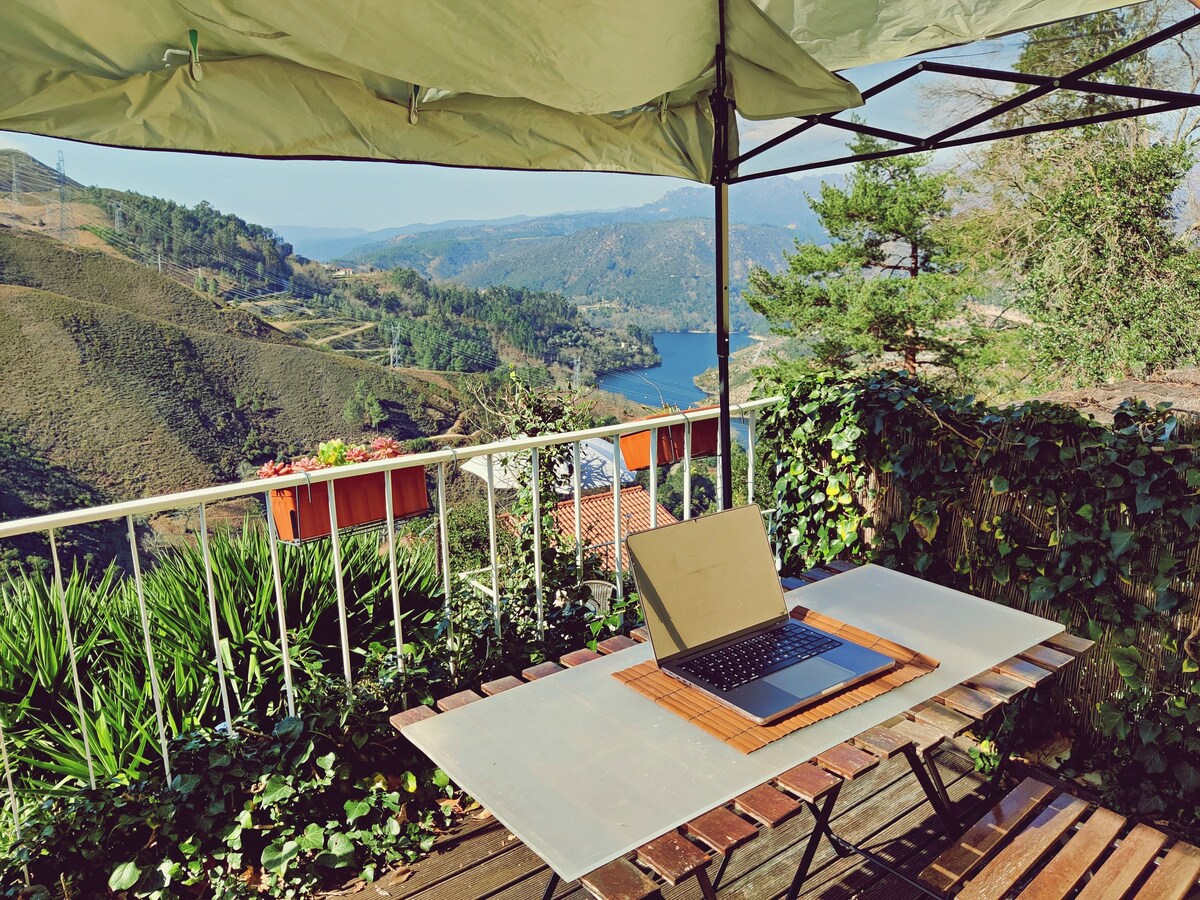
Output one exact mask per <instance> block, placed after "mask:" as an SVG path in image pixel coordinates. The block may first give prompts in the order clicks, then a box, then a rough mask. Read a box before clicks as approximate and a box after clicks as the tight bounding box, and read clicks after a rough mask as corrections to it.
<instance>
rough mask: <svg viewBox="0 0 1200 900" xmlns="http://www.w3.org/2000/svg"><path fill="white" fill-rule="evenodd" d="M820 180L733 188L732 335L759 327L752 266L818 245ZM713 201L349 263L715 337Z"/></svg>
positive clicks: (682, 194) (408, 248) (446, 237)
mask: <svg viewBox="0 0 1200 900" xmlns="http://www.w3.org/2000/svg"><path fill="white" fill-rule="evenodd" d="M820 183H821V182H820V180H819V179H815V178H809V179H804V180H796V179H790V178H778V179H774V180H772V181H770V182H767V181H761V182H759V181H756V182H750V183H748V184H745V185H737V186H735V187H734V188H733V189H732V190H731V191H730V218H731V221H732V223H733V227H732V229H731V235H730V249H731V255H732V260H731V270H730V275H731V287H732V289H733V291H734V294H735V301H734V303H733V307H732V308H733V320H734V326H735V327H742V328H744V327H749V326H752V325H755V324H758V323H759V320H758V319H757V318H756V317H755V316H754V314H753V313H752V312H751V311H750V309H749V307H747V306H746V305H745V303H744V302H742V301H741V299H740V297H739V296H737V295H739V294H740V291H741V289H742V288H743V287H744V286H745V282H746V278H747V276H748V275H749V271H750V268H751V266H752V265H763V266H766V267H768V268H770V269H776V268H777V267H778V266H779V265H780V264H781V263H782V255H783V251H785V250H789V249H791V248H792V246H793V241H794V240H796V239H799V240H803V241H823V240H825V235H824V233H823V232H822V230H821V228H820V224H819V222H818V221H817V218H816V215H815V214H814V213H813V211H812V210H811V208H810V207H809V205H808V198H807V196H806V195H807V194H815V193H816V191H817V190H818V189H819V186H820ZM712 204H713V196H712V190H711V189H710V188H704V187H687V188H680V189H678V190H674V191H671V192H669V193H668V194H666V195H665V196H664V197H663V198H662V199H661V200H658V201H655V202H653V203H648V204H645V205H643V206H639V207H636V208H631V209H621V210H609V211H601V212H581V213H563V214H559V215H554V216H540V217H538V218H532V219H527V220H525V221H522V222H517V223H512V224H504V223H497V222H489V223H485V224H482V225H473V226H464V227H448V228H444V229H441V230H439V231H437V232H419V233H410V234H402V235H396V236H394V237H392V238H390V239H388V240H385V241H382V242H379V243H376V244H371V245H367V246H364V247H362V248H361V249H359V250H358V251H357V252H355V253H353V254H351V255H349V256H348V257H347V258H346V261H347V262H349V263H351V264H353V265H359V266H376V267H380V268H395V267H406V268H411V269H415V270H417V271H418V272H421V273H422V274H424V275H426V276H427V277H430V278H434V279H438V280H453V281H458V282H460V283H462V284H465V285H468V286H472V287H482V286H486V285H491V284H508V285H513V286H517V287H528V288H535V289H538V290H548V291H562V292H563V293H565V294H567V295H568V296H572V297H575V298H576V299H577V300H578V301H579V302H580V305H581V307H583V308H585V309H586V310H587V311H588V313H589V317H590V318H591V320H592V321H593V322H595V323H597V324H612V323H615V322H623V321H629V320H631V319H635V320H637V321H638V322H639V323H641V324H646V325H650V326H653V327H662V328H666V327H670V328H676V329H679V328H684V329H687V328H711V327H713V324H714V314H713V299H712V298H713V294H714V285H713V276H712V265H713V263H712V260H713V247H714V240H713V232H712Z"/></svg>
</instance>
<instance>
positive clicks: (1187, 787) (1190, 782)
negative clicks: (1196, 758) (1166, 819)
mask: <svg viewBox="0 0 1200 900" xmlns="http://www.w3.org/2000/svg"><path fill="white" fill-rule="evenodd" d="M1171 772H1172V773H1173V774H1174V775H1175V780H1176V781H1178V782H1179V786H1180V787H1182V788H1183V791H1184V793H1185V794H1191V793H1193V792H1195V790H1196V789H1197V788H1200V772H1197V771H1196V767H1195V766H1193V765H1191V764H1190V763H1186V762H1177V763H1175V765H1174V766H1173V767H1172V768H1171Z"/></svg>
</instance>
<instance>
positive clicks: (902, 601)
mask: <svg viewBox="0 0 1200 900" xmlns="http://www.w3.org/2000/svg"><path fill="white" fill-rule="evenodd" d="M787 599H788V605H789V607H791V606H794V605H796V604H802V605H804V606H807V607H808V608H810V609H813V610H815V611H817V612H822V613H825V614H826V615H829V616H832V617H834V618H837V619H840V620H842V621H844V622H847V623H849V624H852V625H855V626H858V627H859V628H863V629H865V630H867V631H870V632H873V633H875V634H877V635H879V636H881V637H884V638H888V639H890V640H893V641H896V642H897V643H900V644H903V645H904V646H906V647H910V648H912V649H913V650H917V651H920V652H923V653H927V654H929V655H931V656H933V657H935V658H937V659H938V660H939V661H940V662H941V665H940V666H939V667H938V669H937V670H935V671H934V672H931V673H930V674H928V675H924V676H922V677H920V678H917V679H916V680H914V681H911V682H909V683H908V684H905V685H902V686H901V687H898V688H895V689H893V690H891V691H888V692H887V693H886V694H883V695H882V696H880V697H877V698H875V699H874V700H871V701H868V702H867V703H863V704H861V705H860V706H857V707H854V708H853V709H850V710H847V711H846V712H843V713H839V714H838V715H836V716H832V717H830V718H828V719H824V720H822V721H820V722H816V723H814V724H812V725H808V726H806V727H804V728H802V729H800V730H799V731H796V732H794V733H792V734H790V735H788V736H787V737H785V738H781V739H780V740H778V741H775V742H774V743H772V744H769V745H767V746H766V747H763V748H762V749H761V750H756V751H754V752H753V753H750V754H743V753H740V752H738V751H737V750H734V749H733V748H732V747H729V746H727V745H726V744H724V743H722V742H721V741H719V740H717V739H716V738H714V737H711V736H710V735H708V734H706V733H705V732H704V731H702V730H701V729H699V728H697V727H696V726H695V725H690V724H688V723H687V722H686V721H684V720H683V719H681V718H679V717H678V716H676V715H675V714H674V713H671V712H669V711H667V710H665V709H663V708H661V707H659V706H657V705H656V704H655V703H653V702H652V701H651V700H648V699H646V698H645V697H643V696H641V695H640V694H638V693H637V692H636V691H634V690H633V689H632V688H630V687H628V686H627V685H624V684H622V683H621V682H619V681H617V679H615V678H613V677H612V673H613V672H616V671H619V670H621V669H625V668H628V667H629V666H632V665H634V664H636V663H638V662H641V661H642V660H645V659H649V658H650V657H651V650H650V646H649V644H642V645H639V646H637V647H631V648H629V649H626V650H622V651H620V652H618V653H614V654H611V655H609V656H606V657H603V658H602V659H598V660H593V661H592V662H589V663H585V664H584V665H582V666H578V667H576V668H573V669H568V670H566V671H563V672H559V673H556V674H555V675H554V676H553V677H550V678H543V679H540V680H538V681H534V682H531V683H529V684H524V685H522V686H521V687H519V688H515V689H513V690H510V691H505V692H503V693H501V694H497V695H496V696H494V697H489V698H487V699H486V700H484V701H482V702H478V703H472V704H469V705H467V706H463V707H460V708H459V709H455V710H452V711H451V712H448V713H443V714H442V715H439V716H435V717H433V718H430V719H426V720H424V721H422V722H418V723H416V724H414V725H411V726H409V727H407V728H405V730H404V734H405V736H407V737H408V738H409V739H410V740H412V742H413V743H414V744H415V745H416V746H417V747H418V748H420V749H421V750H422V751H424V752H425V753H426V754H427V755H428V756H429V757H430V758H431V759H433V760H434V761H435V762H436V763H437V764H438V765H439V766H441V768H442V769H444V770H445V771H446V772H447V773H449V775H450V777H451V778H452V779H453V780H454V781H455V782H456V783H457V784H458V785H460V786H461V787H462V788H463V789H464V790H465V791H466V792H467V793H468V794H470V795H471V796H473V797H474V798H475V799H476V800H478V801H479V802H480V803H481V804H483V806H484V807H485V808H487V809H488V810H490V811H491V812H492V814H493V815H495V816H496V818H497V819H498V820H499V821H500V822H501V823H503V824H504V825H505V826H506V827H507V828H508V829H509V830H510V831H512V832H513V834H515V835H516V836H517V837H518V838H520V839H521V840H522V841H523V842H524V843H525V844H526V845H528V846H529V847H530V848H531V849H532V850H534V851H535V852H536V853H537V854H538V855H539V856H541V857H542V858H543V859H544V860H545V861H546V862H547V863H548V864H549V865H550V866H551V868H553V869H554V870H555V871H556V872H557V873H558V874H559V875H560V876H561V877H562V878H563V879H564V880H565V881H572V880H574V879H576V878H578V877H579V876H581V875H583V874H586V873H587V872H590V871H592V870H593V869H595V868H597V867H598V866H601V865H603V864H604V863H607V862H610V861H612V860H614V859H616V858H617V857H618V856H621V855H623V854H624V853H627V852H628V851H630V850H632V849H634V848H635V847H638V846H640V845H641V844H644V843H645V842H646V841H648V840H650V839H652V838H655V837H657V836H658V835H660V834H663V833H664V832H666V831H668V830H670V829H672V828H675V827H677V826H679V825H681V824H683V823H684V822H686V821H688V820H689V819H693V818H695V817H696V816H697V815H699V814H700V813H702V812H706V811H707V810H709V809H712V808H713V807H716V806H718V805H720V804H722V803H724V802H726V801H727V800H729V799H731V798H733V797H735V796H737V795H738V794H740V793H743V792H744V791H747V790H749V789H750V788H752V787H755V786H757V785H759V784H762V783H763V782H764V781H767V780H768V779H770V778H772V777H774V776H775V775H778V774H779V773H781V772H784V771H786V770H787V769H789V768H791V767H792V766H795V765H798V764H799V763H802V762H804V761H806V760H808V759H810V758H811V757H813V756H815V755H817V754H818V753H821V752H823V751H825V750H827V749H829V748H830V747H833V746H835V745H836V744H839V743H841V742H843V741H846V740H849V739H850V738H852V737H853V736H855V735H857V734H860V733H861V732H863V731H866V730H867V729H868V728H871V727H872V726H874V725H878V724H879V723H880V722H883V721H885V720H887V719H890V718H891V717H892V716H895V715H897V714H899V713H901V712H903V711H904V710H906V709H908V708H910V707H912V706H914V705H916V704H918V703H921V702H922V701H924V700H928V699H929V698H930V697H932V696H934V695H935V694H937V693H939V692H941V691H943V690H945V689H947V688H949V687H952V686H953V685H956V684H959V683H960V682H962V681H964V680H965V679H967V678H969V677H971V676H972V675H976V674H978V673H980V672H983V671H986V670H987V669H989V668H990V667H991V666H993V665H995V664H996V663H998V662H1001V661H1002V660H1005V659H1008V658H1009V657H1011V656H1014V655H1016V654H1017V653H1020V652H1021V651H1023V650H1026V649H1028V648H1029V647H1032V646H1033V645H1034V644H1037V643H1040V642H1041V641H1044V640H1045V639H1047V638H1049V637H1052V636H1053V635H1055V634H1057V633H1059V632H1060V631H1062V630H1063V628H1062V626H1061V625H1059V624H1057V623H1055V622H1051V621H1048V620H1046V619H1041V618H1038V617H1037V616H1032V615H1029V614H1027V613H1023V612H1020V611H1018V610H1014V609H1010V608H1008V607H1006V606H1001V605H1000V604H997V603H990V602H988V601H986V600H981V599H980V598H978V597H972V596H971V595H969V594H964V593H961V592H959V591H954V590H950V589H949V588H944V587H940V586H938V585H935V584H930V583H929V582H926V581H922V580H921V579H919V578H913V577H911V576H908V575H903V574H900V573H897V572H893V571H891V570H889V569H884V568H881V567H879V566H863V567H862V568H858V569H853V570H851V571H849V572H846V573H844V574H841V575H838V576H835V577H833V578H829V579H826V580H824V581H821V582H818V583H817V584H813V585H809V586H807V587H804V588H800V589H798V590H796V591H793V592H791V593H789V594H788V595H787Z"/></svg>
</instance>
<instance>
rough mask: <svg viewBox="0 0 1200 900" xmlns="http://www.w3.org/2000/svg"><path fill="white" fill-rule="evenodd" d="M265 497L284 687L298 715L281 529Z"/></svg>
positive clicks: (290, 712)
mask: <svg viewBox="0 0 1200 900" xmlns="http://www.w3.org/2000/svg"><path fill="white" fill-rule="evenodd" d="M263 499H264V500H265V501H266V504H267V546H268V547H269V548H270V550H271V580H272V581H273V583H274V586H275V613H276V615H277V616H278V618H279V653H280V656H282V657H283V687H284V692H285V693H286V695H287V706H288V715H289V716H293V717H294V716H295V715H296V687H295V685H294V684H292V650H291V647H290V646H289V644H288V634H287V608H286V606H285V605H284V600H283V577H282V576H281V575H280V572H279V531H278V530H277V529H276V527H275V511H274V510H273V509H272V508H271V493H270V491H268V492H267V493H266V494H265V495H264V496H263Z"/></svg>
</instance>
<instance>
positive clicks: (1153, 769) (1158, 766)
mask: <svg viewBox="0 0 1200 900" xmlns="http://www.w3.org/2000/svg"><path fill="white" fill-rule="evenodd" d="M1134 756H1135V757H1136V758H1137V760H1138V762H1140V763H1141V764H1142V766H1143V767H1145V769H1146V773H1147V774H1148V775H1159V774H1161V773H1163V772H1165V771H1167V759H1166V757H1165V756H1163V755H1162V753H1161V752H1159V750H1158V749H1157V748H1155V747H1143V748H1142V749H1141V750H1139V751H1138V752H1137V753H1135V754H1134Z"/></svg>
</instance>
